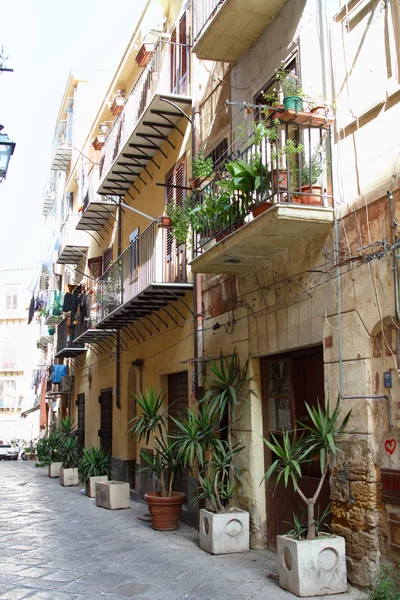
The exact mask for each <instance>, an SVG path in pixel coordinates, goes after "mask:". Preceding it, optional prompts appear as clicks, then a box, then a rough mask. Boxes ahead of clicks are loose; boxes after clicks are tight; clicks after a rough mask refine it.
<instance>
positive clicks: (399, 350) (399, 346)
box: [387, 191, 400, 368]
mask: <svg viewBox="0 0 400 600" xmlns="http://www.w3.org/2000/svg"><path fill="white" fill-rule="evenodd" d="M387 195H388V198H389V207H390V220H391V222H392V223H391V228H392V240H391V241H392V245H393V244H395V243H396V242H397V238H396V220H395V218H394V201H393V193H392V192H390V191H388V192H387ZM392 258H393V274H394V304H395V311H396V319H397V324H399V323H400V309H399V272H398V270H397V261H398V259H399V255H398V254H397V252H396V249H395V248H393V250H392ZM396 332H397V333H396V354H397V368H399V365H400V333H399V328H398V327H397V328H396Z"/></svg>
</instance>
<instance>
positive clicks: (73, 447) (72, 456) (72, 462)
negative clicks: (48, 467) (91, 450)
mask: <svg viewBox="0 0 400 600" xmlns="http://www.w3.org/2000/svg"><path fill="white" fill-rule="evenodd" d="M80 453H81V447H80V444H79V440H78V439H77V438H73V437H69V438H67V439H66V440H65V442H64V443H63V445H62V447H61V449H60V454H61V460H62V468H63V469H75V468H76V467H77V466H78V463H79V457H80Z"/></svg>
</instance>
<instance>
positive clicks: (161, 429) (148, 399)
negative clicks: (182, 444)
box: [128, 388, 182, 497]
mask: <svg viewBox="0 0 400 600" xmlns="http://www.w3.org/2000/svg"><path fill="white" fill-rule="evenodd" d="M133 396H134V398H135V400H136V402H137V405H138V407H139V409H140V413H139V415H138V416H136V417H135V418H134V419H132V420H131V421H130V422H129V423H128V433H130V434H131V435H132V436H135V437H137V439H138V441H139V442H140V441H142V440H143V439H144V440H145V442H146V445H147V444H148V443H149V440H150V436H153V440H154V447H153V450H152V451H151V452H149V451H148V450H146V449H145V448H142V450H141V456H142V458H143V460H144V461H145V462H146V463H147V464H148V466H149V468H150V470H149V471H147V472H146V471H145V477H151V476H152V475H155V477H156V478H157V480H158V483H159V489H160V495H161V496H168V497H171V496H172V486H173V482H174V478H175V476H176V475H177V474H178V473H179V472H180V471H181V469H182V460H181V459H180V458H178V451H177V448H176V444H175V440H173V439H171V436H169V435H168V432H167V429H168V425H167V423H168V414H167V412H166V411H165V410H164V399H165V394H163V393H162V391H161V390H159V391H158V392H157V390H155V389H154V388H151V389H146V390H144V392H141V393H140V394H133ZM129 426H130V427H129ZM166 471H168V484H167V482H166V479H165V474H166Z"/></svg>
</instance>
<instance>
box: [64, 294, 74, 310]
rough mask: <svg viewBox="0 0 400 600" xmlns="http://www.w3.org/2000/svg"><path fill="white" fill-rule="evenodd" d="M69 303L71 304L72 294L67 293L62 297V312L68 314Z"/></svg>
mask: <svg viewBox="0 0 400 600" xmlns="http://www.w3.org/2000/svg"><path fill="white" fill-rule="evenodd" d="M71 303H72V294H70V292H67V293H66V294H65V296H64V303H63V307H62V309H63V312H69V311H70V310H71Z"/></svg>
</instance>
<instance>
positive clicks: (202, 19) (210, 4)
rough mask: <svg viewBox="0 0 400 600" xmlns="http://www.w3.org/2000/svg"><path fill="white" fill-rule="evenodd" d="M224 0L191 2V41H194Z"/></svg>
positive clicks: (197, 0) (196, 0)
mask: <svg viewBox="0 0 400 600" xmlns="http://www.w3.org/2000/svg"><path fill="white" fill-rule="evenodd" d="M224 2H225V0H195V2H194V3H193V41H194V42H196V41H197V38H198V37H199V35H201V32H202V31H203V29H204V27H205V26H206V25H207V23H208V22H209V21H210V19H212V18H213V16H214V14H215V12H216V11H217V9H218V7H219V6H221V4H223V3H224Z"/></svg>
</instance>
